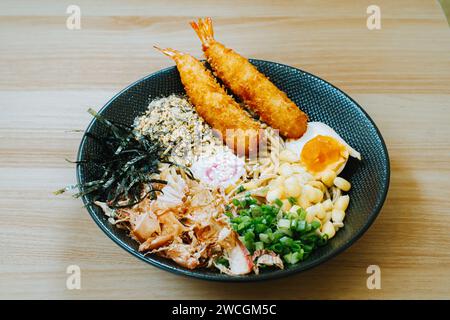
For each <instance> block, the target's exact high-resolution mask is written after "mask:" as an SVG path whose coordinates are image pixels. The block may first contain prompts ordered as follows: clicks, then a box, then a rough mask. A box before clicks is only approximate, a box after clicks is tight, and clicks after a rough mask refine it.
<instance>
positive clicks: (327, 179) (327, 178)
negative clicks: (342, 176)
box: [321, 170, 336, 187]
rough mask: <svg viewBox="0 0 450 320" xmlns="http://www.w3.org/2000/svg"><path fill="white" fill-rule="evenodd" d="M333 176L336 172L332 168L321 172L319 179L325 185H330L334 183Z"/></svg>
mask: <svg viewBox="0 0 450 320" xmlns="http://www.w3.org/2000/svg"><path fill="white" fill-rule="evenodd" d="M335 178H336V172H334V171H333V170H325V172H323V173H322V177H321V180H322V182H323V183H324V184H325V185H326V186H327V187H331V186H332V185H333V183H334V179H335Z"/></svg>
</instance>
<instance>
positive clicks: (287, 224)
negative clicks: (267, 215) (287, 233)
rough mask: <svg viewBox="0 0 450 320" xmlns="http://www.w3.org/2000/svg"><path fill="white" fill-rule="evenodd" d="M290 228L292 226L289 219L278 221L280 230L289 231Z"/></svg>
mask: <svg viewBox="0 0 450 320" xmlns="http://www.w3.org/2000/svg"><path fill="white" fill-rule="evenodd" d="M290 226H291V222H290V221H289V220H288V219H280V220H278V228H281V229H283V228H284V229H289V228H290Z"/></svg>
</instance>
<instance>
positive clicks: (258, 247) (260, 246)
mask: <svg viewBox="0 0 450 320" xmlns="http://www.w3.org/2000/svg"><path fill="white" fill-rule="evenodd" d="M263 249H264V243H263V242H261V241H258V242H255V250H263Z"/></svg>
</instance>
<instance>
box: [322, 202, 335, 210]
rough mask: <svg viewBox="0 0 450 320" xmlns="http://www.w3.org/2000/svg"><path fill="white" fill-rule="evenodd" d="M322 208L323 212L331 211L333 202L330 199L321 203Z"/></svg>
mask: <svg viewBox="0 0 450 320" xmlns="http://www.w3.org/2000/svg"><path fill="white" fill-rule="evenodd" d="M322 207H323V209H324V210H325V211H330V210H331V209H333V201H331V199H327V200H325V201H324V202H322Z"/></svg>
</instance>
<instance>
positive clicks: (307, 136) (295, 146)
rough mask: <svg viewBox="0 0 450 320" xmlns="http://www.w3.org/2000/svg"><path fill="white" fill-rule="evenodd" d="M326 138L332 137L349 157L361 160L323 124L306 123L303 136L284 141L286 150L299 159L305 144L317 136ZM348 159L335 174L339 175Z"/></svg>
mask: <svg viewBox="0 0 450 320" xmlns="http://www.w3.org/2000/svg"><path fill="white" fill-rule="evenodd" d="M319 135H321V136H328V137H332V138H334V139H336V140H337V141H338V142H339V143H341V144H342V145H343V146H345V148H346V149H347V151H348V153H349V155H350V156H352V157H354V158H356V159H358V160H361V154H360V153H359V152H358V151H356V150H355V149H353V148H352V147H351V146H350V145H349V144H348V143H347V142H345V140H344V139H342V138H341V137H340V136H339V135H338V134H337V133H336V131H334V130H333V129H332V128H331V127H329V126H328V125H326V124H325V123H322V122H309V123H308V127H307V129H306V132H305V133H304V134H303V136H301V137H300V138H299V139H296V140H294V139H289V140H287V141H286V148H287V149H288V150H290V151H292V152H293V153H294V154H295V155H296V156H297V157H298V158H299V159H300V155H301V153H302V150H303V147H304V146H305V144H306V143H307V142H308V141H310V140H311V139H313V138H315V137H317V136H319ZM347 160H348V159H345V162H344V163H343V165H342V166H340V167H339V169H338V170H337V171H336V173H338V174H339V173H340V172H341V171H342V170H343V169H344V167H345V165H346V163H347Z"/></svg>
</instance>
